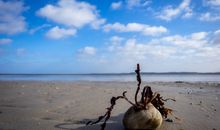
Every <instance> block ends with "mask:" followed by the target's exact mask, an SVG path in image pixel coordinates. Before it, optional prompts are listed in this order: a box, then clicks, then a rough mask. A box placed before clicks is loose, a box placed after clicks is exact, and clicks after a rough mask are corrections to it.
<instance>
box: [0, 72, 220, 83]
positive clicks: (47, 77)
mask: <svg viewBox="0 0 220 130" xmlns="http://www.w3.org/2000/svg"><path fill="white" fill-rule="evenodd" d="M141 77H142V81H148V82H151V81H152V82H153V81H165V82H169V81H189V82H220V74H142V75H141ZM0 80H38V81H54V80H57V81H136V75H135V74H1V75H0Z"/></svg>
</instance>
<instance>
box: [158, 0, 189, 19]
mask: <svg viewBox="0 0 220 130" xmlns="http://www.w3.org/2000/svg"><path fill="white" fill-rule="evenodd" d="M190 2H191V0H183V1H182V3H181V4H180V5H179V6H178V7H176V8H174V7H172V6H170V5H169V6H167V7H165V8H164V9H163V10H162V12H159V13H158V14H157V16H156V17H157V18H160V19H162V20H166V21H170V20H172V19H173V18H175V17H177V16H178V15H181V14H182V17H183V18H189V17H191V16H192V15H193V11H192V9H191V8H190Z"/></svg>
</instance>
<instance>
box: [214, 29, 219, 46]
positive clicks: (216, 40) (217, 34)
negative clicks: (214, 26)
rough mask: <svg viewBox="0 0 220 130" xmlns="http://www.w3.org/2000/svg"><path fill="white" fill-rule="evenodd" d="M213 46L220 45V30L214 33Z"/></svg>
mask: <svg viewBox="0 0 220 130" xmlns="http://www.w3.org/2000/svg"><path fill="white" fill-rule="evenodd" d="M212 43H213V44H216V45H220V29H219V30H216V31H215V32H214V37H213V42H212Z"/></svg>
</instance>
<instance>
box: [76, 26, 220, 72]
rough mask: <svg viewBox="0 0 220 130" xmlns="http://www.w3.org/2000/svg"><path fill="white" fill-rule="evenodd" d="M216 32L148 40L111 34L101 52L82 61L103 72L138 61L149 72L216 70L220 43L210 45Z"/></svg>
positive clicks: (218, 32) (121, 67)
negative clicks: (219, 44)
mask: <svg viewBox="0 0 220 130" xmlns="http://www.w3.org/2000/svg"><path fill="white" fill-rule="evenodd" d="M219 34H220V30H216V31H214V32H204V31H203V32H194V33H191V34H188V35H170V36H164V37H157V38H154V37H153V38H152V39H151V40H149V41H143V40H139V39H137V38H129V39H126V38H125V37H119V36H113V37H111V38H109V44H105V45H106V47H105V49H104V50H101V51H99V52H101V53H99V54H98V55H95V56H93V57H92V58H91V56H90V57H88V56H87V57H86V58H85V57H84V60H83V61H82V62H83V63H85V61H86V63H89V64H92V65H94V66H96V67H97V68H98V69H97V70H100V69H101V70H102V69H103V71H104V72H106V71H107V70H109V69H110V70H115V71H118V70H120V72H121V71H125V72H127V71H129V70H131V68H132V67H133V65H135V64H136V63H141V64H142V65H144V66H145V67H146V68H147V70H145V71H151V72H152V71H160V72H161V71H210V70H214V71H216V69H217V68H219V67H218V64H219V55H220V51H219V49H220V46H218V45H216V44H212V41H213V38H215V37H218V35H219ZM109 48H111V49H109ZM103 52H104V53H103ZM80 59H82V58H80ZM103 61H104V62H103ZM109 64H111V66H109ZM198 64H200V66H198ZM210 65H212V66H213V68H212V69H210V67H208V66H210ZM103 66H104V67H107V68H103ZM192 66H193V67H192ZM108 67H109V68H108ZM103 71H102V72H103ZM143 71H144V68H143Z"/></svg>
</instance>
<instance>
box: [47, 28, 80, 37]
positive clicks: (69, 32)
mask: <svg viewBox="0 0 220 130" xmlns="http://www.w3.org/2000/svg"><path fill="white" fill-rule="evenodd" d="M75 34H76V29H64V28H59V27H58V26H56V27H53V28H51V29H50V30H49V31H48V32H47V33H46V37H48V38H51V39H61V38H65V37H69V36H74V35H75Z"/></svg>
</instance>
